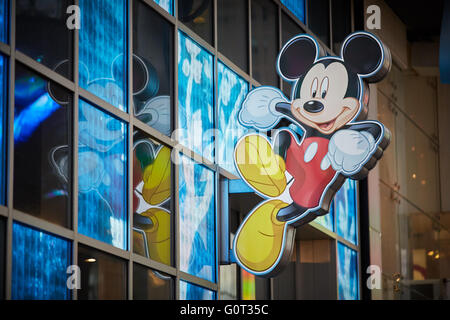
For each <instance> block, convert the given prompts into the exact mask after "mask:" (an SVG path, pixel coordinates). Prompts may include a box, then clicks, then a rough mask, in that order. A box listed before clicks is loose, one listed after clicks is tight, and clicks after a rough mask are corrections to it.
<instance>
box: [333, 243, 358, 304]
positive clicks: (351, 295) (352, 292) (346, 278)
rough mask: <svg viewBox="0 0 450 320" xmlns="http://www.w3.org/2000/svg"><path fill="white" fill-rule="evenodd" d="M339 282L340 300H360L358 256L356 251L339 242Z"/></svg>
mask: <svg viewBox="0 0 450 320" xmlns="http://www.w3.org/2000/svg"><path fill="white" fill-rule="evenodd" d="M338 282H339V299H340V300H358V299H359V289H358V288H359V284H358V256H357V254H356V251H355V250H352V249H350V248H349V247H347V246H345V245H343V244H342V243H340V242H338Z"/></svg>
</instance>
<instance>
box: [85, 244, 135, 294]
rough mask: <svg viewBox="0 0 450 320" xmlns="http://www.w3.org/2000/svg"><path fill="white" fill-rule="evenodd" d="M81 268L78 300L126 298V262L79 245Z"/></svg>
mask: <svg viewBox="0 0 450 320" xmlns="http://www.w3.org/2000/svg"><path fill="white" fill-rule="evenodd" d="M78 265H79V266H80V270H81V289H80V290H78V299H79V300H97V299H99V300H125V299H126V298H127V262H126V261H125V260H122V259H120V258H116V257H114V256H112V255H109V254H106V253H103V252H101V251H98V250H95V249H92V248H89V247H86V246H83V245H80V246H79V247H78Z"/></svg>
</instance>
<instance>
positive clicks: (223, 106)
mask: <svg viewBox="0 0 450 320" xmlns="http://www.w3.org/2000/svg"><path fill="white" fill-rule="evenodd" d="M217 77H218V94H219V97H218V111H219V139H218V144H217V146H218V163H219V165H220V166H221V167H222V168H224V169H226V170H228V171H230V172H231V173H233V174H235V175H238V173H237V170H236V167H235V166H234V146H235V145H236V142H237V141H238V139H239V138H240V137H242V136H243V135H244V134H245V133H246V132H247V129H246V128H245V127H243V126H242V125H241V124H240V123H239V121H238V115H239V110H240V108H241V104H242V102H243V101H244V99H245V96H246V95H247V92H248V84H247V82H245V81H244V80H243V79H242V78H241V77H239V76H238V75H237V74H235V73H234V72H233V71H231V70H230V69H229V68H227V67H226V66H225V65H224V64H223V63H221V62H219V63H218V76H217Z"/></svg>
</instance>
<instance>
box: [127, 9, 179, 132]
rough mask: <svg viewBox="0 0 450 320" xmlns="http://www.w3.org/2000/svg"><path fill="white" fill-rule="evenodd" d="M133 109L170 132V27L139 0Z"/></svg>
mask: <svg viewBox="0 0 450 320" xmlns="http://www.w3.org/2000/svg"><path fill="white" fill-rule="evenodd" d="M133 53H134V57H133V65H134V67H133V107H134V109H133V111H134V114H135V116H136V118H138V119H139V120H141V121H142V122H145V123H146V124H148V125H149V126H150V127H152V128H155V129H156V130H158V131H159V132H161V133H163V134H165V135H170V134H171V132H172V131H171V127H172V126H171V116H172V113H171V109H172V97H173V27H172V25H171V24H170V23H169V22H167V20H166V19H164V18H162V17H161V16H160V15H159V14H158V13H156V12H155V11H154V10H153V9H151V8H150V7H149V6H148V5H146V4H144V3H142V2H141V1H134V7H133Z"/></svg>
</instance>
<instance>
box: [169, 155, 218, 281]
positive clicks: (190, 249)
mask: <svg viewBox="0 0 450 320" xmlns="http://www.w3.org/2000/svg"><path fill="white" fill-rule="evenodd" d="M179 170H180V171H179V188H178V189H179V195H180V201H179V207H180V226H182V228H180V237H179V245H180V269H181V271H183V272H187V273H189V274H191V275H194V276H197V277H200V278H203V279H205V280H209V281H212V282H215V281H216V242H215V237H216V232H215V203H214V202H215V195H214V188H215V186H214V172H213V171H211V170H209V169H207V168H205V167H204V166H202V165H200V164H196V163H195V162H194V161H192V160H190V159H189V158H187V157H185V156H181V166H180V168H179Z"/></svg>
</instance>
